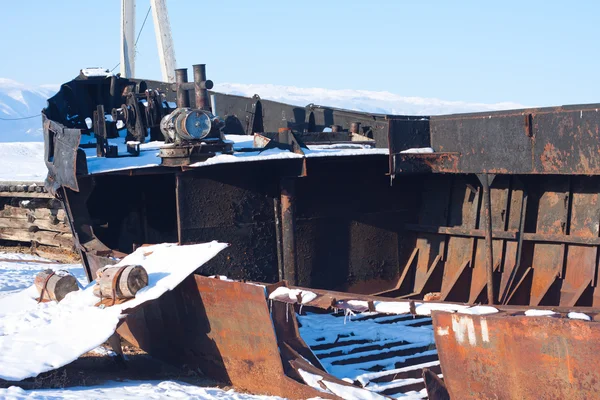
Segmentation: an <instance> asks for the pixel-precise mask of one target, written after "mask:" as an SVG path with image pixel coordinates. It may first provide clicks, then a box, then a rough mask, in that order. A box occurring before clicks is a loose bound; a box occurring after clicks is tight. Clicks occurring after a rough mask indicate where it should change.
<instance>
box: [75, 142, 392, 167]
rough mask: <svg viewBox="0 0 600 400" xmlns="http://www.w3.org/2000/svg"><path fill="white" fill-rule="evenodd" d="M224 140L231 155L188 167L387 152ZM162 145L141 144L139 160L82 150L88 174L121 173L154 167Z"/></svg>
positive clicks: (121, 147) (124, 148) (121, 149)
mask: <svg viewBox="0 0 600 400" xmlns="http://www.w3.org/2000/svg"><path fill="white" fill-rule="evenodd" d="M226 139H227V140H229V141H231V142H232V143H233V150H234V153H233V154H220V153H218V154H217V155H216V156H214V157H211V158H209V159H207V160H206V161H202V162H197V163H194V164H191V165H189V167H191V168H200V167H208V166H211V165H217V164H230V163H240V162H251V161H265V160H282V159H290V158H304V157H305V158H315V157H336V156H338V157H339V156H344V157H348V156H368V155H388V154H389V151H388V149H380V148H372V147H370V146H368V145H357V144H346V145H342V144H337V145H316V146H308V150H305V153H306V154H305V155H304V156H302V155H300V154H296V153H292V152H291V151H288V150H281V149H268V150H263V149H258V148H254V147H253V140H254V137H253V136H249V135H226ZM109 144H110V145H113V146H117V147H118V149H119V155H124V156H125V155H127V154H128V153H127V146H126V144H125V143H124V140H123V138H116V139H109ZM163 145H164V143H163V142H150V143H144V144H142V145H141V146H140V150H141V152H140V155H139V157H122V158H99V157H96V149H95V148H89V149H84V151H85V153H86V156H87V163H88V171H89V173H90V174H99V173H103V172H111V171H120V170H126V169H138V168H148V167H157V166H159V165H160V163H161V158H160V157H159V156H158V152H159V148H160V146H163Z"/></svg>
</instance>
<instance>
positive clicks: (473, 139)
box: [430, 104, 600, 175]
mask: <svg viewBox="0 0 600 400" xmlns="http://www.w3.org/2000/svg"><path fill="white" fill-rule="evenodd" d="M599 129H600V105H597V104H586V105H574V106H567V107H554V108H540V109H530V110H526V109H524V110H512V111H500V112H490V113H475V114H454V115H443V116H433V117H431V119H430V132H431V147H433V148H434V149H435V150H436V151H437V152H459V153H461V157H460V158H459V159H458V162H457V164H456V165H454V166H453V168H444V169H441V170H440V171H439V172H454V173H492V174H583V175H590V174H592V175H598V174H600V157H599V156H598V154H600V131H599Z"/></svg>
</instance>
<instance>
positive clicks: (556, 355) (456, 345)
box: [432, 311, 600, 400]
mask: <svg viewBox="0 0 600 400" xmlns="http://www.w3.org/2000/svg"><path fill="white" fill-rule="evenodd" d="M432 318H433V326H434V334H435V342H436V345H437V349H438V354H439V358H440V362H441V365H442V373H443V374H444V382H445V384H446V387H447V388H448V391H449V393H450V397H451V398H452V399H461V400H469V399H476V400H485V399H515V400H516V399H519V400H521V399H592V398H597V396H598V393H599V392H600V370H599V369H598V368H597V365H598V362H599V361H600V360H599V354H600V323H598V322H588V321H581V320H572V319H567V318H552V317H525V316H523V315H521V316H511V315H507V314H505V313H499V314H493V315H483V316H479V315H466V314H451V313H447V312H442V311H434V312H433V313H432Z"/></svg>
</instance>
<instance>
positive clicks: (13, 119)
mask: <svg viewBox="0 0 600 400" xmlns="http://www.w3.org/2000/svg"><path fill="white" fill-rule="evenodd" d="M41 115H42V114H38V115H32V116H29V117H19V118H1V117H0V121H19V120H21V119H31V118H37V117H39V116H41Z"/></svg>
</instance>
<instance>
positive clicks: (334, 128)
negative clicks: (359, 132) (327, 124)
mask: <svg viewBox="0 0 600 400" xmlns="http://www.w3.org/2000/svg"><path fill="white" fill-rule="evenodd" d="M341 131H342V127H341V126H339V125H331V132H341Z"/></svg>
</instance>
